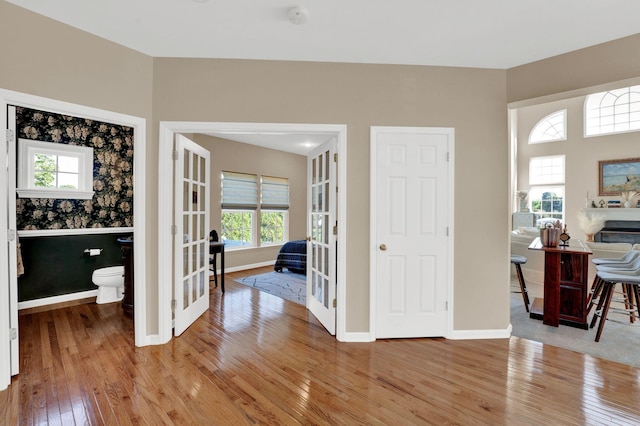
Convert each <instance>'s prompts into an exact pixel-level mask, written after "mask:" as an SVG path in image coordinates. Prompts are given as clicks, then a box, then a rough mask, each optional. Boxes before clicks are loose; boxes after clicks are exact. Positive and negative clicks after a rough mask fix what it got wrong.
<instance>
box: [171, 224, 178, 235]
mask: <svg viewBox="0 0 640 426" xmlns="http://www.w3.org/2000/svg"><path fill="white" fill-rule="evenodd" d="M177 233H178V226H177V225H171V235H176V234H177Z"/></svg>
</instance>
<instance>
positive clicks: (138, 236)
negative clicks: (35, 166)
mask: <svg viewBox="0 0 640 426" xmlns="http://www.w3.org/2000/svg"><path fill="white" fill-rule="evenodd" d="M7 105H16V106H22V107H27V108H33V109H41V110H46V111H53V112H56V113H60V114H66V115H72V116H76V117H85V118H90V119H93V120H100V121H105V122H108V123H114V124H121V125H124V126H129V127H132V128H133V134H134V149H135V150H136V152H137V153H138V154H137V155H136V154H134V160H133V161H134V163H133V168H134V182H133V185H134V197H133V209H134V212H135V213H134V219H133V234H134V238H135V241H136V244H135V246H134V256H135V258H136V259H142V260H139V261H138V262H140V264H141V265H144V259H145V258H146V237H145V226H144V224H145V214H146V213H145V182H144V179H145V164H146V162H145V158H146V138H147V136H146V120H145V119H144V118H140V117H135V116H131V115H125V114H120V113H116V112H112V111H106V110H102V109H97V108H91V107H87V106H83V105H78V104H73V103H69V102H63V101H58V100H55V99H49V98H43V97H40V96H33V95H28V94H25V93H20V92H14V91H12V90H6V89H0V112H1V114H0V115H2V118H0V124H1V125H2V129H6V128H7V122H6V111H7ZM17 137H18V135H16V140H17ZM6 138H7V135H6V132H5V131H4V130H1V131H0V142H2V143H0V146H5V144H6ZM2 158H4V155H0V159H2ZM3 182H5V181H3ZM3 194H6V188H3V189H2V190H0V196H4V195H3ZM6 223H7V218H5V217H4V216H3V213H0V225H2V226H3V229H2V231H0V246H2V248H0V255H2V254H3V253H4V254H7V253H6V242H7V230H6V227H4V225H5V224H6ZM4 258H6V256H3V259H4ZM6 267H7V266H6V265H3V266H0V310H1V311H3V312H9V309H10V306H9V299H8V294H9V288H8V280H6V279H4V277H5V276H6V274H8V271H7V270H6ZM134 273H135V276H134V292H135V295H136V297H135V302H134V303H135V307H134V321H135V345H136V346H145V345H148V344H153V343H154V342H153V339H150V338H149V336H148V335H147V314H146V311H147V309H146V299H147V296H146V272H145V267H144V266H143V267H140V268H135V271H134ZM8 336H9V316H8V315H0V390H2V389H4V388H6V387H7V386H8V385H9V384H10V383H11V377H10V376H7V374H6V373H8V371H9V370H5V369H6V368H8V366H9V364H10V359H9V343H8V342H9V339H8Z"/></svg>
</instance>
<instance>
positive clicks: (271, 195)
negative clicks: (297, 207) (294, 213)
mask: <svg viewBox="0 0 640 426" xmlns="http://www.w3.org/2000/svg"><path fill="white" fill-rule="evenodd" d="M260 207H261V208H263V209H269V210H287V209H289V179H287V178H279V177H272V176H262V177H261V186H260Z"/></svg>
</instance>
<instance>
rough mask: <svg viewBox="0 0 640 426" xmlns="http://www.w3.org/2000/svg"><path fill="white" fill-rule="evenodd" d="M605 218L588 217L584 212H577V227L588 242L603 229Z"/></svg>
mask: <svg viewBox="0 0 640 426" xmlns="http://www.w3.org/2000/svg"><path fill="white" fill-rule="evenodd" d="M604 223H605V217H604V216H603V215H601V214H592V215H588V214H587V213H586V212H585V211H584V210H580V211H579V212H578V227H579V228H580V229H581V230H582V232H584V233H585V235H586V236H587V240H588V241H593V235H594V234H595V233H596V232H598V231H600V230H601V229H602V228H603V227H604Z"/></svg>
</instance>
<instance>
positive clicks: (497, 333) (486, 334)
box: [447, 324, 512, 340]
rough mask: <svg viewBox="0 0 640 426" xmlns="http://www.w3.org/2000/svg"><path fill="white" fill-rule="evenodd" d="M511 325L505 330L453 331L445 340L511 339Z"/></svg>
mask: <svg viewBox="0 0 640 426" xmlns="http://www.w3.org/2000/svg"><path fill="white" fill-rule="evenodd" d="M511 330H512V327H511V324H509V326H508V327H507V328H505V329H495V330H453V332H452V333H451V335H450V336H447V339H451V340H478V339H508V338H509V337H511Z"/></svg>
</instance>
